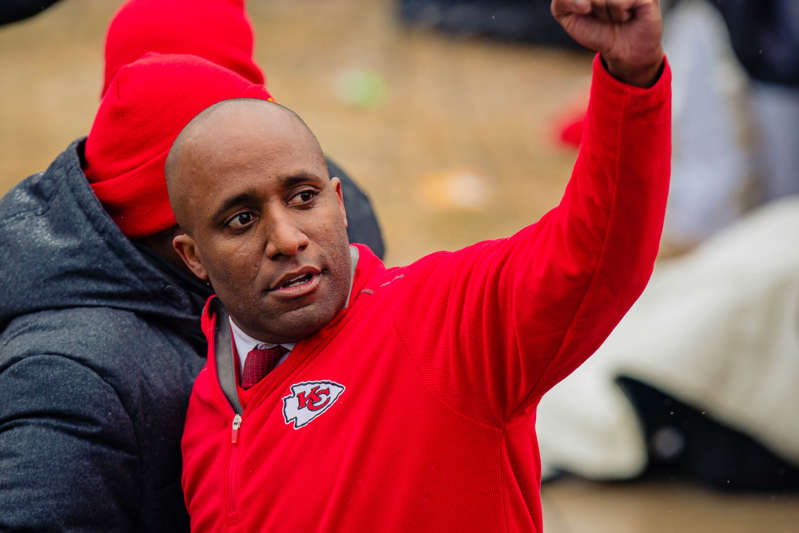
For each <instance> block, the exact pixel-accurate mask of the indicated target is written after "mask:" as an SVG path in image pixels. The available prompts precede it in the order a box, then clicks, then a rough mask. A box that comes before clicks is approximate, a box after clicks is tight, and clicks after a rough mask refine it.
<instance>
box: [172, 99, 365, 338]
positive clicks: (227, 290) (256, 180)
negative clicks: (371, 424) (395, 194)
mask: <svg viewBox="0 0 799 533" xmlns="http://www.w3.org/2000/svg"><path fill="white" fill-rule="evenodd" d="M197 130H198V132H197V135H193V136H191V137H190V139H191V140H190V141H187V142H186V143H184V145H183V146H182V147H181V148H180V150H179V155H178V159H177V161H178V164H177V169H178V170H177V174H178V176H179V179H180V180H181V185H179V186H177V187H175V189H176V190H177V192H178V194H179V195H180V196H181V198H178V199H174V198H173V204H175V203H178V204H180V206H181V207H180V209H176V211H175V212H176V214H178V213H180V216H179V219H178V221H179V222H180V224H181V225H182V226H183V227H184V228H185V229H186V231H187V234H185V235H180V236H178V237H176V238H175V241H174V243H175V248H176V250H177V251H178V253H179V254H180V255H181V257H182V258H183V259H184V261H185V262H186V264H187V265H188V266H189V268H190V269H191V270H192V271H193V272H194V273H195V274H196V275H197V276H198V277H200V278H202V279H207V280H209V281H210V282H211V284H212V285H213V288H214V290H215V291H216V292H217V294H218V295H219V298H220V299H221V300H222V303H223V304H224V305H225V307H226V308H227V310H228V311H229V312H230V314H231V316H232V317H233V319H234V321H235V322H236V323H237V324H238V325H239V326H240V327H241V328H242V329H243V330H244V331H245V332H247V333H248V334H250V335H252V336H253V337H255V338H258V339H260V340H262V341H267V342H292V341H296V340H300V339H302V338H305V337H307V336H309V335H311V334H313V333H314V332H316V331H318V330H319V329H321V328H322V327H323V326H324V325H325V324H327V323H328V322H330V320H332V319H333V317H334V316H335V315H336V313H337V312H338V311H339V310H340V309H341V308H342V307H343V306H344V304H345V302H346V299H347V295H348V292H349V287H350V276H351V274H350V256H349V246H348V241H347V232H346V217H345V213H344V204H343V201H342V196H341V183H340V182H339V180H338V178H333V179H332V180H331V179H329V178H328V174H327V165H326V163H325V160H324V157H323V155H322V153H321V150H320V149H319V146H318V144H317V143H316V140H315V139H314V138H313V137H312V136H311V134H310V133H309V132H308V131H307V129H306V128H305V127H304V126H303V125H302V124H301V123H300V122H299V121H298V120H297V119H296V118H295V117H294V116H292V115H290V114H289V113H288V112H286V111H285V110H283V109H281V108H278V107H276V106H271V105H268V104H262V103H253V102H246V101H245V102H235V103H234V105H232V106H229V109H228V108H226V109H224V110H219V112H216V113H215V114H213V115H212V116H211V117H210V118H209V119H208V120H207V121H205V122H204V123H203V125H202V126H200V127H198V128H197ZM172 189H173V188H172V187H171V188H170V194H172V192H173V190H172Z"/></svg>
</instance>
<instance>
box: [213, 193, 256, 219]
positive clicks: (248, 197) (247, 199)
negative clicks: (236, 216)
mask: <svg viewBox="0 0 799 533" xmlns="http://www.w3.org/2000/svg"><path fill="white" fill-rule="evenodd" d="M255 198H256V197H255V193H253V192H251V191H245V192H243V193H240V194H237V195H236V196H231V197H230V198H228V199H227V200H225V201H224V202H222V205H220V206H219V207H218V208H217V209H216V211H214V219H218V218H220V217H221V216H222V215H224V214H225V212H226V211H228V210H229V209H231V208H233V207H236V206H239V205H246V204H252V203H254V202H255Z"/></svg>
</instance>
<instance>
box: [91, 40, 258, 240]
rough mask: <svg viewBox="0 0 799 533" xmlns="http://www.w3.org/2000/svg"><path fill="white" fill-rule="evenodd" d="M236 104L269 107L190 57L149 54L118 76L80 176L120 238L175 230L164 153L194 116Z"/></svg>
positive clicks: (248, 85) (227, 75) (250, 89)
mask: <svg viewBox="0 0 799 533" xmlns="http://www.w3.org/2000/svg"><path fill="white" fill-rule="evenodd" d="M234 97H240V98H244V97H248V98H260V99H263V100H271V99H272V96H271V95H270V94H269V92H268V91H267V90H266V88H265V87H264V86H263V85H261V84H258V83H253V82H251V81H250V80H248V79H246V78H244V77H242V76H240V75H238V74H236V73H235V72H233V71H231V70H228V69H225V68H221V67H219V66H218V65H216V64H214V63H212V62H210V61H208V60H206V59H203V58H201V57H197V56H194V55H187V54H158V53H155V52H150V53H147V54H145V55H144V56H142V57H141V58H140V59H138V60H137V61H135V62H133V63H131V64H129V65H126V66H123V67H122V68H121V69H120V70H119V72H118V73H117V75H116V76H115V77H114V79H113V80H112V82H111V85H110V86H109V88H108V91H107V92H106V95H105V97H104V98H103V100H102V103H101V104H100V108H99V109H98V110H97V115H96V116H95V118H94V123H93V124H92V128H91V131H90V132H89V136H88V137H87V139H86V151H85V157H86V166H85V168H84V172H85V173H86V177H87V178H88V180H89V182H90V183H91V186H92V189H93V190H94V193H95V194H96V195H97V198H98V199H99V200H100V202H101V203H102V204H103V206H104V207H105V209H106V211H108V214H109V215H110V216H111V218H112V219H113V220H114V222H116V224H117V226H119V228H120V229H121V230H122V232H123V233H124V234H125V235H127V236H128V237H130V238H131V239H139V238H142V237H147V236H150V235H154V234H156V233H160V232H162V231H164V230H167V229H169V228H172V227H174V226H175V225H176V224H177V222H176V221H175V216H174V215H173V214H172V209H171V207H170V205H169V197H168V196H167V191H166V182H165V181H164V164H165V162H166V156H167V153H168V152H169V148H170V147H171V146H172V143H173V142H174V140H175V137H177V135H178V133H180V130H181V129H182V128H183V127H184V126H185V125H186V124H187V123H188V122H189V120H191V119H192V118H193V117H194V115H196V114H197V113H199V112H200V111H202V110H203V109H205V108H206V107H208V106H209V105H211V104H213V103H216V102H218V101H220V100H226V99H229V98H234Z"/></svg>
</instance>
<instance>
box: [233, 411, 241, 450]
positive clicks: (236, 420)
mask: <svg viewBox="0 0 799 533" xmlns="http://www.w3.org/2000/svg"><path fill="white" fill-rule="evenodd" d="M240 427H241V415H240V414H238V413H236V416H234V417H233V430H232V432H231V434H230V442H231V443H232V444H237V443H238V442H239V428H240Z"/></svg>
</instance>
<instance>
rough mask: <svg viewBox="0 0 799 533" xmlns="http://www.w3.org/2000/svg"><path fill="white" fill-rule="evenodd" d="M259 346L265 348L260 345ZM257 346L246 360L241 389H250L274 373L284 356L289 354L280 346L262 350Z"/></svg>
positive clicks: (242, 372)
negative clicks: (270, 373)
mask: <svg viewBox="0 0 799 533" xmlns="http://www.w3.org/2000/svg"><path fill="white" fill-rule="evenodd" d="M258 346H263V344H259V345H258ZM258 346H256V347H255V348H254V349H253V350H250V353H248V354H247V359H245V360H244V370H242V371H241V387H242V388H243V389H249V388H250V387H252V386H253V385H255V384H256V383H258V382H259V381H261V379H262V378H263V377H264V376H265V375H267V374H268V373H269V372H271V371H272V369H273V368H275V367H276V366H277V364H278V363H279V362H280V359H281V358H282V357H283V355H285V354H286V352H288V350H286V349H285V348H284V347H283V346H280V345H279V344H278V345H277V346H275V347H274V348H265V349H260V348H259V347H258Z"/></svg>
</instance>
